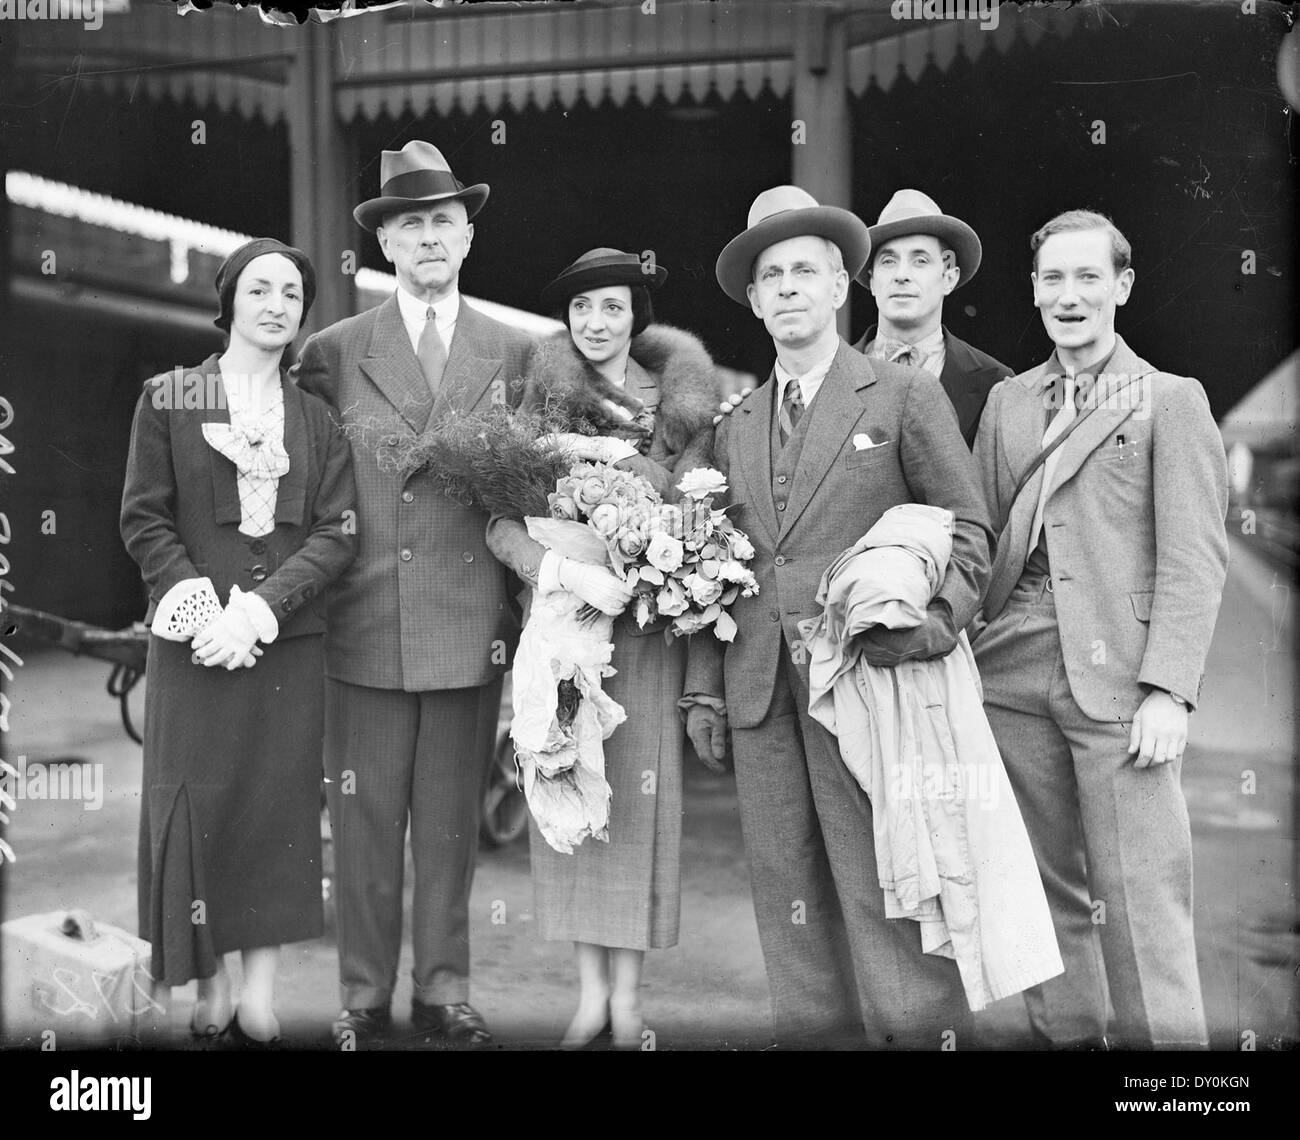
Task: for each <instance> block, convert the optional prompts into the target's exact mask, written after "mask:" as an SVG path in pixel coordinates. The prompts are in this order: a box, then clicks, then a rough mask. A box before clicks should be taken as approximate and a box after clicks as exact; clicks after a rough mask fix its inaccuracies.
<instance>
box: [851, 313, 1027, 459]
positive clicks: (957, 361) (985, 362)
mask: <svg viewBox="0 0 1300 1140" xmlns="http://www.w3.org/2000/svg"><path fill="white" fill-rule="evenodd" d="M875 339H876V326H875V325H872V326H871V327H870V328H869V329H867V331H866V332H865V333H863V334H862V338H861V339H860V340H859V341H857V343H855V344H854V346H853V347H854V348H856V349H857V350H858V351H859V352H862V353H865V352H866V351H867V346H868V345H870V344H871V342H872V341H873V340H875ZM1010 375H1012V370H1011V369H1010V368H1008V367H1007V366H1006V365H1005V364H1003V363H1002V362H1001V361H1000V360H998V359H996V358H995V357H992V356H990V355H989V354H988V353H987V352H981V351H980V350H979V349H978V348H976V347H975V346H974V345H973V344H967V342H966V341H964V340H962V339H961V337H957V336H953V334H952V333H951V332H949V331H948V328H947V326H945V327H944V330H943V368H942V369H940V371H939V383H940V384H942V385H943V390H944V391H945V392H947V393H948V399H949V401H950V402H951V403H952V407H953V411H955V412H956V413H957V422H958V424H960V425H961V434H962V438H963V439H964V440H965V441H966V446H967V447H974V446H975V433H976V432H977V431H978V430H979V426H980V416H981V415H982V414H983V413H984V404H985V401H987V400H988V398H989V392H990V391H991V390H992V388H993V385H994V384H996V383H997V382H998V381H999V380H1005V379H1006V378H1007V377H1008V376H1010Z"/></svg>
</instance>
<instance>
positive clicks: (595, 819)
mask: <svg viewBox="0 0 1300 1140" xmlns="http://www.w3.org/2000/svg"><path fill="white" fill-rule="evenodd" d="M582 609H583V603H582V601H581V599H579V598H578V597H576V596H575V595H573V594H571V593H569V591H567V590H556V591H554V592H552V593H548V594H540V593H539V594H536V595H534V597H533V603H532V609H531V612H530V613H529V616H528V621H527V623H526V624H525V625H524V630H523V633H522V634H521V635H520V638H519V648H518V650H516V652H515V663H514V675H513V682H512V700H513V706H514V719H513V720H512V721H511V724H510V736H511V739H512V740H513V741H514V744H515V752H516V755H517V757H518V759H519V765H520V768H521V769H522V770H523V773H524V795H525V797H526V798H527V800H528V808H529V810H530V811H531V812H532V813H533V818H534V819H535V820H536V821H537V827H538V830H539V831H541V833H542V837H543V838H544V839H545V840H546V842H547V843H549V844H550V845H551V846H552V847H553V848H555V850H556V851H560V852H562V853H564V854H566V855H569V854H572V852H573V848H574V847H575V846H577V845H578V844H580V843H581V842H582V841H583V840H584V839H586V838H588V837H589V836H594V837H595V838H597V839H601V840H608V838H609V801H610V795H611V792H610V787H609V784H608V782H607V781H606V780H605V747H604V743H603V742H604V741H605V740H606V739H608V737H609V735H610V734H611V733H612V732H613V731H614V729H615V728H617V727H618V726H619V725H620V724H622V723H623V721H624V720H626V719H627V713H626V712H625V711H624V709H623V706H622V705H620V704H619V703H618V702H617V701H615V700H614V699H613V698H612V697H610V696H608V695H607V694H606V693H605V692H604V691H602V689H601V679H602V678H603V677H609V676H612V675H613V674H614V672H615V670H614V668H613V666H612V665H611V664H610V656H611V655H612V654H613V652H614V645H613V642H612V641H611V640H610V634H611V631H612V629H613V619H612V618H609V617H606V616H605V615H603V614H602V615H600V616H599V617H598V618H597V619H596V620H594V621H592V622H590V623H589V624H585V625H584V624H583V623H582V622H581V621H579V619H578V614H579V612H580V611H581V610H582ZM565 680H568V681H572V682H573V684H574V686H575V687H576V689H577V692H578V697H579V700H578V703H577V709H576V711H575V712H574V714H573V718H572V720H571V721H570V722H569V723H568V724H565V725H561V723H560V716H559V714H560V711H561V710H560V700H559V685H560V682H561V681H565Z"/></svg>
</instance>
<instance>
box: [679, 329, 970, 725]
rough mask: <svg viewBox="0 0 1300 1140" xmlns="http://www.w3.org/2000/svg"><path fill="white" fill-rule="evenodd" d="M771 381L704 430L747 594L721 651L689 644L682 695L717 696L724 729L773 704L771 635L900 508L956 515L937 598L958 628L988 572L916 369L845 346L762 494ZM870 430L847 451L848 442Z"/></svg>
mask: <svg viewBox="0 0 1300 1140" xmlns="http://www.w3.org/2000/svg"><path fill="white" fill-rule="evenodd" d="M775 388H776V381H775V379H774V377H772V376H769V378H768V380H767V381H766V383H764V384H762V385H761V386H760V387H759V388H758V389H756V390H755V391H754V392H753V393H752V394H751V395H750V396H749V397H747V398H746V400H745V401H744V403H742V404H741V405H740V407H739V408H737V409H736V411H735V412H734V413H732V415H731V416H730V417H728V418H726V419H724V420H723V421H722V423H721V424H719V425H718V427H717V429H716V434H715V438H714V464H715V466H717V467H718V469H719V470H721V471H722V472H723V473H724V474H725V475H726V476H727V479H728V483H729V487H730V489H729V492H728V495H729V499H730V501H731V502H732V503H733V504H734V506H733V509H732V514H731V517H732V518H733V519H734V520H735V522H736V524H737V525H738V526H739V527H740V528H741V529H742V530H744V531H745V532H746V533H747V534H748V535H749V537H750V540H751V542H752V543H753V545H754V550H755V558H754V561H753V564H752V566H753V570H754V573H755V576H756V577H757V579H758V584H759V593H758V594H757V595H756V596H754V597H751V598H740V599H738V600H737V601H736V604H735V606H734V608H733V609H732V616H733V617H734V618H735V620H736V624H737V626H738V630H737V633H736V638H735V641H734V642H732V643H731V644H729V645H726V646H725V648H724V646H723V644H722V643H720V642H718V641H717V640H716V639H715V638H713V637H712V636H694V637H692V638H691V647H690V660H689V664H688V667H687V677H686V688H685V692H686V693H687V694H688V695H689V694H697V695H703V696H708V697H714V698H724V699H725V701H726V708H727V715H728V718H729V720H730V722H731V724H732V725H733V726H734V727H737V728H752V727H754V726H756V725H757V724H758V723H759V722H760V721H761V720H762V719H763V716H764V715H765V713H766V712H767V709H768V707H769V705H770V703H771V698H772V692H773V689H774V687H775V684H776V676H777V665H778V659H779V658H778V655H779V654H780V653H781V652H782V649H781V637H782V634H784V636H785V641H786V644H787V646H789V647H790V649H791V650H792V651H794V652H795V653H796V657H795V659H796V662H798V663H799V664H800V666H801V667H802V668H803V669H807V660H806V656H803V655H800V654H798V653H797V649H798V646H799V645H800V641H799V636H800V635H799V629H798V623H799V622H800V621H801V620H802V619H804V618H810V617H814V616H815V615H816V614H817V612H818V606H817V603H816V594H817V587H818V584H819V583H820V582H821V577H822V573H823V572H824V571H825V569H826V567H827V566H828V565H829V564H830V563H831V562H832V561H833V560H834V559H835V558H836V557H837V556H838V555H839V554H840V553H841V551H843V550H845V549H846V548H847V547H849V546H851V545H852V544H853V543H854V542H856V541H857V539H859V538H860V537H861V536H862V535H863V534H865V533H866V532H867V531H868V530H870V529H871V527H872V526H873V525H874V524H875V523H876V521H877V520H878V519H879V518H880V516H881V515H883V514H884V513H885V511H887V510H888V509H889V508H890V507H893V506H897V505H898V504H900V503H928V504H930V505H932V506H937V507H946V508H947V509H948V510H950V511H952V512H953V514H954V515H955V522H954V528H953V549H952V558H951V560H950V562H949V564H948V571H947V574H946V576H945V578H944V581H943V585H942V586H941V587H940V589H939V591H938V592H937V594H936V598H941V599H943V600H945V601H946V602H947V603H948V605H949V606H950V607H951V609H952V613H953V617H954V618H955V620H956V623H957V628H959V629H960V628H962V627H963V626H964V625H965V624H966V623H967V622H968V621H969V620H970V619H971V617H973V616H974V614H975V611H976V609H977V607H978V606H979V603H980V599H981V597H982V596H983V592H984V585H985V582H986V580H987V577H988V568H989V547H990V539H991V531H990V524H989V520H988V515H987V511H986V508H985V506H984V499H983V495H982V494H981V492H980V487H979V474H978V471H977V470H976V467H975V462H974V459H973V458H972V457H971V454H970V451H969V450H968V449H967V447H966V444H965V443H964V441H963V440H962V437H961V432H960V430H959V428H958V426H957V417H956V416H955V414H954V413H953V410H952V407H951V405H950V404H949V403H948V401H947V400H946V399H945V398H944V396H943V390H942V389H941V388H940V386H939V381H938V380H936V379H935V378H934V377H933V376H931V375H930V374H929V373H928V372H925V371H923V370H922V369H919V368H911V367H904V366H901V365H897V364H889V363H887V362H883V361H878V360H868V359H867V357H865V356H863V355H862V354H861V353H858V352H855V351H854V350H853V349H851V348H850V347H849V345H848V344H847V343H845V342H843V341H841V342H840V347H839V351H838V352H837V353H836V354H835V358H834V360H833V361H832V362H831V367H830V371H829V372H827V374H826V378H825V380H824V381H823V382H822V386H821V389H820V390H819V392H818V394H817V398H816V399H815V400H814V401H813V402H812V405H811V406H810V407H809V409H808V411H807V412H805V413H804V415H805V417H811V419H810V420H809V423H808V428H807V435H806V437H805V439H804V442H803V448H802V451H801V452H800V455H799V464H798V467H797V468H796V470H795V475H794V478H793V480H792V482H791V483H790V485H789V487H788V493H787V488H785V487H780V488H779V489H777V490H776V493H774V484H773V480H772V452H771V445H770V440H771V433H772V419H773V416H774V414H775V409H774V407H773V404H774V397H773V393H774V391H775ZM860 434H866V435H868V436H870V438H871V441H872V443H873V444H874V446H872V447H869V448H866V449H859V448H858V447H857V446H856V445H855V443H854V437H855V436H858V435H860Z"/></svg>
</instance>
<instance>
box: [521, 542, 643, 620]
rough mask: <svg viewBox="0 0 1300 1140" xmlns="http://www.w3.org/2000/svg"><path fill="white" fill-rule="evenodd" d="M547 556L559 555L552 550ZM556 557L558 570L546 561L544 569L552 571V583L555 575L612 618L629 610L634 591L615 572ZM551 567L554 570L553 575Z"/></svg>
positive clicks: (539, 579) (549, 572) (564, 586)
mask: <svg viewBox="0 0 1300 1140" xmlns="http://www.w3.org/2000/svg"><path fill="white" fill-rule="evenodd" d="M546 553H547V555H551V554H555V552H554V551H553V550H548V551H547V552H546ZM556 557H557V558H559V559H560V561H559V565H558V566H555V564H554V563H551V565H550V566H549V567H548V566H547V565H546V559H545V558H543V559H542V563H543V569H545V570H547V571H548V573H547V578H548V579H549V578H550V577H551V576H552V573H553V575H554V578H555V579H556V580H558V582H559V585H560V586H561V587H562V588H564V589H566V590H568V591H569V592H570V593H573V594H576V595H577V596H578V597H580V598H581V599H582V600H583V601H584V602H586V603H587V604H588V605H591V606H595V607H596V609H598V610H600V612H601V613H604V614H609V616H610V617H617V616H618V615H619V614H621V613H622V612H623V611H624V610H625V609H627V604H628V602H630V601H631V600H632V587H631V586H629V585H628V584H627V583H626V582H624V581H623V580H622V579H621V578H619V577H618V576H617V575H616V574H614V572H613V571H612V570H609V569H607V568H606V567H604V566H592V565H590V564H589V563H586V562H576V561H574V559H572V558H560V556H559V555H556ZM551 567H554V570H553V571H552V570H551ZM538 582H539V585H540V584H541V582H542V575H541V573H540V572H539V574H538ZM548 584H549V583H548Z"/></svg>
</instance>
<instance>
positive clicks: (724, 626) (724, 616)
mask: <svg viewBox="0 0 1300 1140" xmlns="http://www.w3.org/2000/svg"><path fill="white" fill-rule="evenodd" d="M713 635H714V636H715V637H716V638H717V639H718V640H719V641H735V640H736V619H735V618H733V617H732V616H731V615H730V614H729V613H720V614H718V620H717V621H716V622H715V623H714V625H713Z"/></svg>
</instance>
